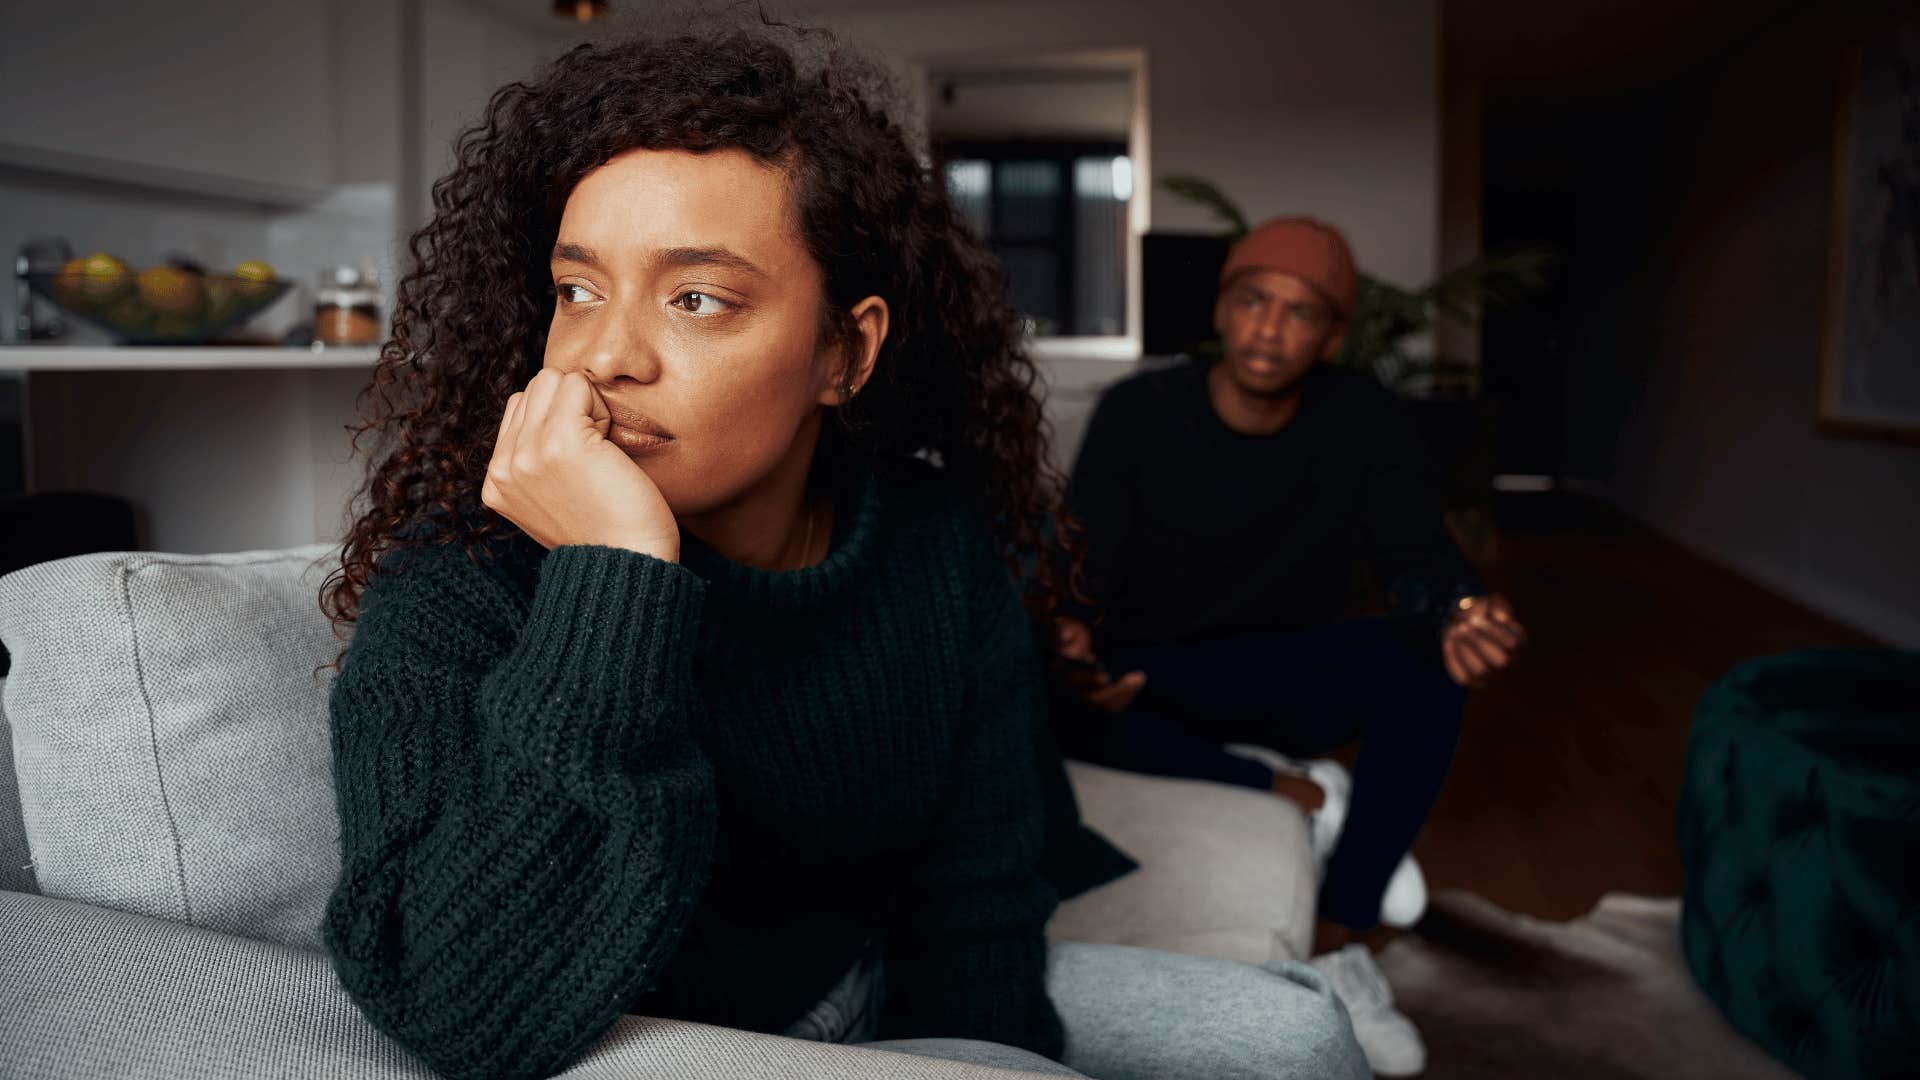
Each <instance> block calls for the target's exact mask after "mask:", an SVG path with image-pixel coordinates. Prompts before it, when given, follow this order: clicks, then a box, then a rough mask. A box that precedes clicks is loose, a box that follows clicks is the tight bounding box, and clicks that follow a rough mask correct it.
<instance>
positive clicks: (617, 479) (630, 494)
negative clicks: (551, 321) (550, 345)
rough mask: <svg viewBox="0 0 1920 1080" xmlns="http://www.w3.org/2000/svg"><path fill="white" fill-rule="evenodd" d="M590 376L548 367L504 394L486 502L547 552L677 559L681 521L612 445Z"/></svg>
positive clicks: (482, 492)
mask: <svg viewBox="0 0 1920 1080" xmlns="http://www.w3.org/2000/svg"><path fill="white" fill-rule="evenodd" d="M611 423H612V415H611V413H609V412H608V410H607V403H606V400H605V399H604V398H602V397H601V396H600V391H599V390H598V389H597V388H596V387H595V386H594V385H593V381H592V380H590V379H588V378H587V377H586V376H585V375H582V374H580V373H579V372H577V371H569V372H564V373H563V372H560V371H558V370H555V369H553V368H542V369H540V373H539V374H538V375H535V376H534V377H533V381H532V382H529V383H528V384H527V388H526V389H525V390H522V391H519V392H518V393H515V394H514V395H513V396H512V397H509V398H508V399H507V408H506V412H505V413H504V414H503V415H502V416H501V417H500V434H499V436H498V437H497V438H496V439H495V440H494V445H493V459H492V460H491V461H489V462H488V463H487V478H486V481H485V482H484V483H482V484H481V486H480V501H481V502H482V503H484V504H486V506H487V507H488V508H489V509H492V510H493V511H494V512H496V513H498V514H500V515H501V516H502V517H505V518H507V519H508V520H509V521H512V522H513V523H514V524H515V525H518V526H520V529H521V531H522V532H525V533H526V534H527V535H528V536H531V537H533V538H534V539H535V540H537V541H539V542H540V543H541V544H542V545H543V546H545V547H548V548H555V547H559V546H561V545H563V544H602V545H605V546H607V547H623V548H628V549H630V550H633V551H638V552H642V553H643V554H647V555H652V556H655V557H657V558H661V559H666V560H668V561H678V560H679V558H680V526H679V524H678V522H676V521H675V520H674V517H673V511H672V510H670V509H669V508H668V507H667V501H666V499H664V498H662V497H661V495H660V489H659V488H658V487H656V486H654V483H653V481H652V480H651V479H650V478H649V477H648V476H647V474H646V472H645V470H643V469H641V468H640V466H639V465H638V464H637V463H635V462H634V460H633V459H632V458H630V457H628V456H627V454H626V452H625V451H623V450H621V449H620V448H619V447H618V446H615V445H614V444H613V443H611V442H608V441H607V429H608V426H609V425H610V424H611Z"/></svg>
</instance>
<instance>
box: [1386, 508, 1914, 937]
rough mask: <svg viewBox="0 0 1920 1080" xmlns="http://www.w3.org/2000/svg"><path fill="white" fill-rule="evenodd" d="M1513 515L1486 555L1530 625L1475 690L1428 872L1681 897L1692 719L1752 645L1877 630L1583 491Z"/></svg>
mask: <svg viewBox="0 0 1920 1080" xmlns="http://www.w3.org/2000/svg"><path fill="white" fill-rule="evenodd" d="M1561 517H1562V520H1561V522H1560V524H1559V525H1558V527H1538V526H1536V527H1534V528H1530V529H1526V530H1519V529H1515V528H1503V529H1499V530H1497V531H1496V532H1495V533H1494V534H1493V536H1492V539H1491V542H1490V545H1489V550H1488V551H1487V552H1486V553H1485V554H1486V555H1487V557H1488V558H1487V563H1486V569H1487V571H1488V573H1489V576H1490V577H1491V578H1492V579H1493V582H1494V583H1495V585H1496V587H1497V588H1500V589H1502V590H1504V591H1505V592H1506V593H1507V595H1508V596H1509V597H1511V598H1512V600H1513V602H1514V606H1515V608H1516V610H1517V612H1518V613H1519V615H1520V618H1521V620H1522V621H1523V622H1524V623H1525V624H1526V626H1527V628H1528V629H1529V631H1530V632H1531V634H1532V639H1533V640H1532V642H1531V645H1530V648H1529V649H1528V651H1527V652H1526V653H1525V654H1523V656H1522V658H1521V659H1520V660H1519V661H1517V662H1516V664H1515V666H1514V667H1513V668H1512V669H1510V670H1509V671H1508V672H1507V673H1506V675H1504V676H1503V677H1502V678H1501V679H1500V680H1499V681H1498V682H1497V683H1496V684H1494V685H1491V686H1489V687H1488V688H1486V689H1485V690H1482V691H1481V692H1479V693H1477V694H1475V695H1474V697H1473V699H1472V700H1471V702H1470V704H1469V705H1468V708H1467V719H1466V729H1465V733H1464V735H1463V737H1462V740H1461V743H1460V748H1459V751H1458V754H1457V756H1456V758H1455V761H1454V767H1453V772H1452V773H1451V775H1450V776H1449V778H1448V781H1447V787H1446V789H1445V791H1444V792H1442V794H1441V796H1440V802H1439V805H1438V806H1436V807H1435V809H1434V813H1433V816H1432V817H1431V819H1430V820H1429V822H1428V824H1427V827H1426V830H1425V831H1424V832H1423V833H1422V834H1421V836H1420V839H1419V841H1418V842H1417V843H1416V844H1415V847H1414V851H1415V853H1416V854H1417V855H1418V856H1419V858H1420V860H1421V863H1422V865H1423V867H1424V868H1425V870H1426V874H1427V879H1428V882H1429V884H1430V886H1432V887H1434V888H1463V889H1467V890H1470V891H1472V892H1475V893H1478V894H1480V895H1481V896H1484V897H1486V898H1487V899H1489V900H1492V901H1493V902H1494V903H1496V904H1499V905H1500V906H1502V907H1505V908H1508V909H1510V910H1513V911H1520V912H1525V913H1527V914H1531V915H1536V916H1540V917H1543V918H1551V919H1568V918H1572V917H1574V916H1577V915H1580V914H1582V913H1584V912H1586V911H1587V910H1588V909H1589V908H1591V907H1592V906H1593V904H1594V902H1595V901H1596V900H1598V899H1599V898H1600V897H1601V895H1602V894H1604V893H1606V892H1608V891H1610V890H1624V891H1629V892H1637V893H1647V894H1655V895H1677V894H1678V893H1679V892H1680V885H1681V867H1680V859H1679V854H1678V851H1677V848H1676V841H1675V832H1676V820H1677V818H1676V814H1677V808H1678V805H1679V797H1680V782H1681V776H1682V767H1683V764H1684V762H1685V757H1686V740H1687V727H1688V724H1689V722H1690V719H1691V717H1692V713H1693V707H1694V703H1695V702H1696V701H1697V700H1698V699H1699V696H1700V694H1701V692H1702V691H1704V690H1705V689H1706V688H1707V686H1708V684H1709V683H1711V682H1713V681H1714V680H1715V679H1717V678H1718V677H1719V676H1720V675H1722V674H1724V673H1725V672H1726V671H1727V670H1728V669H1729V668H1730V667H1732V666H1733V665H1734V664H1736V663H1737V662H1739V661H1740V660H1742V659H1745V658H1748V657H1753V656H1760V655H1765V654H1768V653H1775V652H1783V651H1786V650H1790V649H1798V648H1806V647H1816V646H1819V647H1829V646H1873V645H1875V644H1877V643H1876V642H1874V641H1873V640H1872V639H1870V638H1867V637H1865V636H1863V635H1861V634H1859V633H1857V632H1855V631H1852V630H1850V629H1848V628H1846V627H1844V626H1842V625H1840V624H1838V623H1835V622H1833V621H1831V620H1828V619H1826V618H1823V617H1821V616H1819V615H1816V614H1814V613H1812V612H1810V611H1808V610H1807V609H1805V608H1803V607H1800V606H1799V605H1797V604H1795V603H1793V602H1792V601H1789V600H1786V599H1784V598H1782V597H1780V596H1779V595H1777V594H1775V593H1772V592H1769V591H1767V590H1766V589H1764V588H1762V587H1760V586H1759V585H1757V584H1755V583H1753V582H1751V581H1749V580H1747V579H1745V578H1742V577H1740V576H1738V575H1736V574H1734V573H1732V572H1730V571H1728V570H1725V569H1722V568H1721V567H1719V566H1718V565H1716V564H1714V563H1711V562H1708V561H1706V560H1705V559H1702V558H1700V557H1699V556H1696V555H1694V554H1692V553H1690V552H1688V551H1686V550H1685V549H1683V548H1681V547H1679V546H1677V545H1675V544H1673V543H1672V542H1670V541H1667V540H1664V539H1662V538H1661V537H1659V536H1657V535H1655V534H1653V533H1651V532H1649V531H1647V530H1646V529H1644V528H1641V527H1639V526H1636V525H1633V524H1631V523H1629V522H1627V521H1625V520H1624V519H1621V518H1619V517H1617V516H1614V515H1611V514H1610V513H1606V512H1603V511H1600V510H1598V509H1597V508H1593V507H1585V506H1577V505H1576V506H1574V507H1570V508H1568V509H1567V510H1566V511H1565V512H1564V513H1563V514H1562V515H1561Z"/></svg>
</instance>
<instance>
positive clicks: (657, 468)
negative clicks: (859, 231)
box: [545, 150, 845, 520]
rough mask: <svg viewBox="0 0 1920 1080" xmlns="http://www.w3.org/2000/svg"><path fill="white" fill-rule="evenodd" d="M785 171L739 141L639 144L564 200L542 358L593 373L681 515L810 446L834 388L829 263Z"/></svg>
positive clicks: (746, 490)
mask: <svg viewBox="0 0 1920 1080" xmlns="http://www.w3.org/2000/svg"><path fill="white" fill-rule="evenodd" d="M796 229H797V215H796V213H795V211H794V209H793V206H792V196H791V194H790V193H789V191H788V178H787V176H786V174H785V173H783V172H781V171H779V170H777V169H774V168H771V167H768V166H766V165H763V164H761V163H759V162H758V161H756V160H754V159H753V158H752V157H750V156H748V155H747V154H746V153H744V152H742V151H739V150H721V151H715V152H712V153H705V154H695V153H690V152H687V151H679V150H632V151H628V152H627V153H624V154H621V155H620V156H618V157H616V158H614V159H612V160H611V161H609V162H607V163H606V164H605V165H602V166H601V167H600V168H598V169H595V170H594V171H593V172H591V173H588V174H587V176H586V177H585V178H584V179H582V180H581V181H580V183H579V185H578V186H576V187H575V188H574V190H573V193H572V195H571V196H569V197H568V199H567V205H566V210H565V212H564V213H563V214H562V216H561V219H560V234H559V238H558V240H557V242H556V243H555V245H554V249H553V257H552V270H553V284H554V291H555V293H556V298H555V305H554V313H553V326H552V329H551V330H550V331H549V333H548V336H547V351H546V358H545V363H546V366H547V367H550V368H557V369H559V370H561V371H580V372H583V373H585V374H586V375H587V376H588V377H589V378H590V379H592V380H593V382H594V385H596V386H597V387H599V389H600V393H601V395H602V396H604V397H605V398H606V400H607V404H608V406H609V408H610V409H611V410H612V413H613V427H612V429H611V430H610V431H609V432H608V438H609V439H610V440H611V441H613V442H614V443H615V444H616V445H619V446H620V447H621V448H622V449H623V450H626V451H627V452H628V454H629V455H631V456H632V457H633V459H634V460H635V461H636V462H638V463H639V464H640V466H641V467H642V468H644V469H645V470H646V472H647V475H648V476H649V477H651V478H652V480H653V482H654V483H655V484H656V485H658V486H659V488H660V493H661V495H663V496H664V497H665V498H666V500H667V505H668V506H669V507H671V508H672V509H673V512H674V515H675V516H676V517H679V518H681V519H683V520H684V519H686V518H687V517H689V516H695V515H699V514H704V513H708V512H710V511H712V510H715V509H718V508H721V507H725V506H728V505H730V504H732V503H733V502H734V501H735V500H737V499H739V498H741V497H742V496H743V495H747V494H750V493H751V492H752V491H753V490H754V489H755V486H756V485H757V484H759V483H760V482H761V481H763V480H765V479H766V478H767V477H769V476H770V475H772V474H773V473H774V472H775V470H776V468H777V467H778V466H780V465H781V464H782V463H783V462H787V463H794V462H795V456H796V455H808V454H811V453H812V449H813V446H812V440H813V439H814V437H815V436H816V435H817V432H818V430H819V423H818V411H819V407H820V406H821V405H822V404H825V403H831V402H835V401H838V400H839V397H838V393H839V391H838V385H839V381H840V380H841V379H843V378H844V377H845V372H844V370H843V367H844V365H843V362H842V360H841V356H840V353H839V350H836V349H825V348H821V347H820V346H821V344H822V343H821V342H820V341H818V340H817V337H816V335H817V331H818V328H819V319H820V310H821V301H822V289H823V288H824V285H823V282H822V278H821V273H820V268H819V266H817V265H816V264H815V263H814V261H813V257H812V256H811V255H810V254H809V253H808V251H807V249H806V247H805V245H804V244H802V243H801V241H800V239H799V237H798V236H797V235H796Z"/></svg>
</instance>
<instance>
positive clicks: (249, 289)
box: [207, 259, 274, 304]
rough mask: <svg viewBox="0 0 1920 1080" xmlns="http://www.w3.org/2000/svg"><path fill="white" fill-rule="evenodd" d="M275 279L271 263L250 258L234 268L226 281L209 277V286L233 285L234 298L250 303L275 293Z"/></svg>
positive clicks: (211, 287) (210, 288) (210, 287)
mask: <svg viewBox="0 0 1920 1080" xmlns="http://www.w3.org/2000/svg"><path fill="white" fill-rule="evenodd" d="M273 279H274V272H273V267H272V266H271V265H270V264H268V263H264V262H261V261H260V260H259V259H248V260H247V261H246V262H243V263H241V264H240V265H239V266H236V267H234V268H233V275H232V277H231V278H230V279H228V280H225V281H223V280H221V279H218V278H212V279H209V280H208V281H207V288H208V289H209V290H212V289H213V287H214V286H215V285H223V286H231V289H232V298H233V299H234V300H235V301H237V302H241V303H249V304H250V303H255V302H262V301H265V300H266V299H267V298H268V297H270V296H272V295H274V291H273ZM216 299H223V298H216Z"/></svg>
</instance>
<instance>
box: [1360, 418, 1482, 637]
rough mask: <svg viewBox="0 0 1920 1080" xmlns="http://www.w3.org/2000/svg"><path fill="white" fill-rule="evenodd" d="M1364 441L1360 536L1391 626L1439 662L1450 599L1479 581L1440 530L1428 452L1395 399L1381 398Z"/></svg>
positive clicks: (1439, 503) (1441, 505) (1476, 587)
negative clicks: (1378, 411)
mask: <svg viewBox="0 0 1920 1080" xmlns="http://www.w3.org/2000/svg"><path fill="white" fill-rule="evenodd" d="M1383 396H1384V395H1383ZM1369 445H1370V446H1371V447H1372V449H1373V453H1372V455H1371V456H1370V459H1369V461H1368V463H1367V472H1366V490H1365V492H1364V495H1363V501H1362V518H1363V529H1364V530H1365V535H1364V536H1363V537H1362V538H1361V543H1362V546H1363V548H1364V550H1365V552H1366V555H1367V559H1368V562H1369V564H1370V568H1371V569H1372V571H1373V573H1374V577H1375V580H1376V581H1378V582H1379V584H1380V586H1381V588H1383V589H1384V590H1385V592H1386V597H1387V608H1388V612H1389V614H1390V615H1391V616H1392V618H1393V620H1394V622H1395V624H1396V627H1397V629H1398V630H1399V631H1400V632H1401V634H1402V636H1403V637H1404V638H1405V639H1406V641H1407V642H1408V644H1409V645H1411V646H1413V647H1414V648H1415V649H1417V650H1418V651H1420V652H1421V653H1423V654H1429V655H1430V657H1431V658H1432V659H1433V660H1435V662H1438V659H1439V652H1438V648H1439V637H1440V630H1441V627H1442V626H1443V625H1444V623H1445V622H1446V619H1447V615H1448V612H1449V611H1450V609H1451V605H1452V603H1453V602H1454V601H1455V600H1457V599H1458V598H1460V597H1461V596H1465V595H1468V594H1470V593H1473V592H1478V591H1481V590H1482V588H1483V586H1482V585H1481V584H1480V579H1479V576H1478V575H1477V574H1475V573H1474V571H1473V568H1472V567H1471V566H1469V565H1468V563H1467V561H1466V559H1464V558H1463V557H1461V555H1460V549H1459V548H1458V547H1456V546H1455V545H1454V542H1453V538H1452V537H1451V536H1450V535H1449V534H1448V533H1447V529H1446V524H1445V519H1444V515H1445V511H1446V506H1445V501H1444V500H1443V499H1442V498H1441V497H1440V489H1439V484H1438V481H1437V480H1436V478H1435V477H1434V475H1433V469H1432V467H1431V465H1430V464H1429V461H1430V460H1431V455H1430V454H1429V453H1428V452H1427V450H1426V447H1425V446H1424V445H1423V444H1422V442H1421V440H1420V434H1419V432H1418V430H1416V429H1415V427H1414V425H1413V421H1412V419H1411V418H1410V417H1409V416H1408V415H1407V414H1406V412H1405V408H1404V406H1401V405H1400V404H1399V402H1397V401H1392V400H1386V401H1384V402H1382V409H1381V415H1380V418H1379V422H1378V424H1377V425H1376V426H1375V427H1374V429H1373V435H1372V437H1371V438H1370V439H1369Z"/></svg>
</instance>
